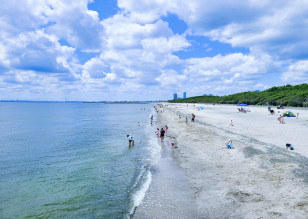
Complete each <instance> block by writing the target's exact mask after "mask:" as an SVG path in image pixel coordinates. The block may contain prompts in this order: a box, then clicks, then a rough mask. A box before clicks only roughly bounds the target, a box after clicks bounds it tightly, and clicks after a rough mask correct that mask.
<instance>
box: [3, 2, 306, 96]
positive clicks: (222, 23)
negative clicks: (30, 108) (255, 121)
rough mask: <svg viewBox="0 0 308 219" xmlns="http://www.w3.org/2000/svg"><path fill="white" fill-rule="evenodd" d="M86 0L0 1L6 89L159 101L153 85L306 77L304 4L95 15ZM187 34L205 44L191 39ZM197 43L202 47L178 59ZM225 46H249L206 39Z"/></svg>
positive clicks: (209, 89) (193, 87) (258, 84)
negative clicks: (180, 27)
mask: <svg viewBox="0 0 308 219" xmlns="http://www.w3.org/2000/svg"><path fill="white" fill-rule="evenodd" d="M89 2H90V0H78V1H68V0H64V1H54V0H41V1H39V0H36V1H20V2H18V7H17V6H16V1H8V2H6V3H5V4H3V5H2V7H1V8H0V27H1V32H0V87H8V86H9V85H8V84H11V88H10V89H7V91H6V92H11V93H14V94H16V92H14V89H15V90H22V88H24V89H27V90H29V92H32V93H35V92H42V93H45V94H46V92H54V93H55V95H63V93H66V92H67V93H71V94H72V95H73V96H75V97H76V96H78V97H86V98H90V97H91V98H92V95H94V94H95V93H99V94H100V96H99V97H106V98H108V97H109V98H110V95H108V94H109V93H110V92H112V93H115V92H118V93H119V96H117V97H116V96H115V95H112V97H115V98H121V97H124V96H125V95H128V94H130V98H131V99H134V98H133V97H134V95H135V96H136V97H138V98H141V99H142V94H145V95H146V98H149V99H161V98H162V99H164V98H166V94H165V93H164V92H162V88H164V89H167V90H165V92H166V91H168V92H170V93H172V92H174V91H176V90H177V91H179V90H181V89H185V90H186V91H187V92H188V93H190V95H200V94H202V93H213V94H227V93H234V92H240V91H244V90H248V89H250V90H251V89H262V88H265V87H266V86H268V85H270V84H272V83H273V82H270V81H267V79H266V77H267V75H269V74H271V75H275V78H276V79H278V80H279V79H280V81H278V82H277V81H276V83H277V84H282V83H289V82H292V83H302V82H307V75H308V74H307V72H308V67H307V66H308V64H307V58H308V52H307V51H308V48H307V47H308V46H307V45H308V42H307V41H308V38H307V28H306V26H307V14H308V4H307V3H304V2H303V1H300V0H282V1H279V2H273V1H268V0H260V1H256V0H248V1H244V2H243V1H240V0H223V1H215V2H214V1H211V0H191V1H184V0H170V1H166V0H152V1H147V0H146V1H137V0H118V1H117V3H118V8H119V11H118V13H117V14H114V15H113V16H111V17H109V18H106V19H104V20H100V18H99V14H98V11H99V10H97V11H95V10H93V9H92V10H89V9H88V4H89ZM168 14H174V15H176V17H177V18H179V19H181V20H182V21H184V22H185V23H186V26H187V28H188V29H187V31H186V32H185V33H183V34H182V35H179V34H175V33H174V31H173V29H172V28H171V26H172V25H170V23H168V22H172V21H168V19H167V17H168V16H167V15H168ZM16 15H18V16H16ZM185 28H186V27H185ZM191 36H203V38H204V37H206V39H207V41H208V42H201V41H200V42H198V43H196V44H195V45H192V44H193V43H191V42H190V41H189V40H188V39H189V37H191ZM211 41H215V43H213V44H211ZM219 42H220V43H224V44H219ZM197 44H198V45H199V46H200V47H203V48H202V49H203V51H204V54H198V56H193V55H192V56H191V57H199V58H190V57H189V55H188V57H185V59H184V58H181V54H182V53H181V52H185V53H186V54H189V53H190V51H193V49H194V47H196V46H197ZM225 44H228V45H231V46H232V47H233V48H238V47H244V48H246V51H249V52H246V53H245V54H244V53H241V52H239V51H236V52H235V53H231V52H230V53H228V52H224V53H221V54H220V53H219V52H216V50H218V49H217V48H216V47H215V45H219V46H221V47H223V45H225ZM200 51H201V49H200ZM230 51H231V50H230ZM215 52H216V53H215ZM209 54H214V55H211V57H209ZM200 57H201V58H200ZM81 60H82V61H81ZM272 77H273V76H272ZM277 84H275V85H277ZM149 87H150V89H149ZM55 90H57V92H55ZM43 91H44V92H43ZM61 92H62V94H61ZM78 93H79V95H78ZM105 93H106V94H105ZM29 95H30V94H29ZM67 95H68V94H67ZM155 95H160V96H159V97H156V96H155ZM167 99H168V98H167Z"/></svg>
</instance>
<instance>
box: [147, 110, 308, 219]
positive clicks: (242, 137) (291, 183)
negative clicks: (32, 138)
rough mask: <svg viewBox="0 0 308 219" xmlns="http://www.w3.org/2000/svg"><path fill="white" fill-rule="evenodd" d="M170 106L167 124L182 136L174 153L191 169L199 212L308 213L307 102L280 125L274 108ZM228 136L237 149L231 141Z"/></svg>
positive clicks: (161, 117)
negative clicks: (229, 146)
mask: <svg viewBox="0 0 308 219" xmlns="http://www.w3.org/2000/svg"><path fill="white" fill-rule="evenodd" d="M164 105H168V106H165V107H164V112H163V113H159V115H158V118H159V121H160V125H161V127H163V126H165V125H168V126H169V136H174V137H175V138H176V145H177V146H178V148H177V149H174V153H173V157H174V158H175V160H176V163H177V164H178V165H179V167H180V168H181V169H182V170H184V172H185V174H186V175H187V179H188V185H189V186H188V187H189V188H188V189H189V190H190V191H191V192H192V200H193V202H194V205H195V206H196V208H197V215H199V216H198V217H200V218H308V110H307V109H300V108H293V109H291V111H292V112H294V113H295V114H296V113H299V118H298V119H296V118H285V122H286V123H285V124H280V123H279V122H278V121H277V115H269V113H268V111H267V107H249V110H250V112H247V113H240V112H238V110H237V106H235V105H204V104H188V105H187V104H164ZM199 106H203V107H204V110H202V111H198V110H197V108H198V107H199ZM286 110H290V109H286ZM286 110H280V113H281V114H282V113H283V112H284V111H286ZM275 111H276V112H277V110H275ZM192 113H194V114H195V115H196V119H195V122H191V121H190V119H191V114H192ZM179 114H180V115H181V116H182V122H179V121H178V115H179ZM186 117H187V118H188V119H189V124H188V125H187V124H186V123H185V118H186ZM231 120H232V121H233V124H234V126H229V124H230V121H231ZM228 139H232V140H233V144H234V146H235V149H231V150H230V149H227V148H226V146H225V143H226V142H227V141H228ZM286 143H291V144H292V145H293V146H294V147H295V150H294V151H290V150H286V149H285V145H286ZM150 187H151V185H150ZM152 216H153V215H152ZM148 218H151V216H149V217H148Z"/></svg>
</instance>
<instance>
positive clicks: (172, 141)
mask: <svg viewBox="0 0 308 219" xmlns="http://www.w3.org/2000/svg"><path fill="white" fill-rule="evenodd" d="M170 142H171V149H173V147H174V144H175V138H174V137H172V138H171V140H170Z"/></svg>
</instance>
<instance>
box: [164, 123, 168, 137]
mask: <svg viewBox="0 0 308 219" xmlns="http://www.w3.org/2000/svg"><path fill="white" fill-rule="evenodd" d="M167 132H168V126H167V125H166V126H165V134H166V137H167Z"/></svg>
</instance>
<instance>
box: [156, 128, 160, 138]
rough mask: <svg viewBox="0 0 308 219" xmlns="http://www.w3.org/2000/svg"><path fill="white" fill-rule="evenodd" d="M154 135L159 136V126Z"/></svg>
mask: <svg viewBox="0 0 308 219" xmlns="http://www.w3.org/2000/svg"><path fill="white" fill-rule="evenodd" d="M156 136H157V138H158V136H159V128H157V129H156Z"/></svg>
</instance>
